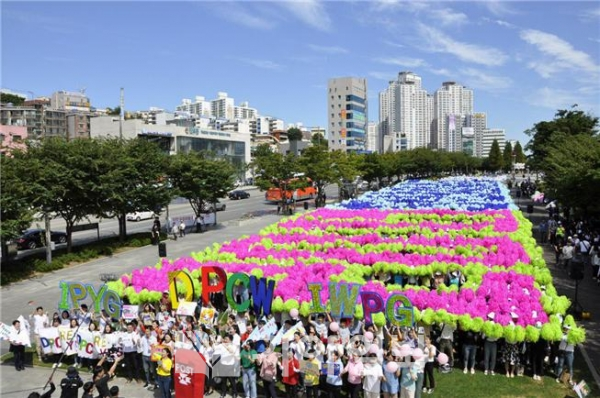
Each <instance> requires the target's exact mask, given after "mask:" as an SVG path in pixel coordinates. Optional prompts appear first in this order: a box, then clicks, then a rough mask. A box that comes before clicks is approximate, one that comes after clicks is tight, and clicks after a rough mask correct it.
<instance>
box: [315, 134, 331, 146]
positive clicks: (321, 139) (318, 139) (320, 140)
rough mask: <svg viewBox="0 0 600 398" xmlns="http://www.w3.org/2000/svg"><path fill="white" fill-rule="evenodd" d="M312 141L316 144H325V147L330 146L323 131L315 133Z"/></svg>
mask: <svg viewBox="0 0 600 398" xmlns="http://www.w3.org/2000/svg"><path fill="white" fill-rule="evenodd" d="M310 141H311V142H312V144H313V145H314V146H324V147H325V148H327V147H328V146H329V144H328V142H327V139H326V138H325V137H324V136H323V134H321V133H316V134H315V135H313V136H312V138H311V139H310Z"/></svg>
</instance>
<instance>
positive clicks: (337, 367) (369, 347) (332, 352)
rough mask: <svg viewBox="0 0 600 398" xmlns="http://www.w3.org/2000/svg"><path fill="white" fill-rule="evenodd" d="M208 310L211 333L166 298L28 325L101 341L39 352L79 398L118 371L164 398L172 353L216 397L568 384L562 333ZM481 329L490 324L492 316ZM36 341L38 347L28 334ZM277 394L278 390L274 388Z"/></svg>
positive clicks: (390, 395) (569, 355)
mask: <svg viewBox="0 0 600 398" xmlns="http://www.w3.org/2000/svg"><path fill="white" fill-rule="evenodd" d="M210 307H211V308H213V309H215V313H216V316H214V318H213V319H212V321H211V323H210V324H207V323H206V322H205V321H204V320H202V319H201V317H200V314H199V313H198V311H196V313H195V315H194V316H189V315H188V316H181V315H177V313H176V311H174V310H172V308H171V300H170V299H169V295H168V293H167V292H165V293H164V295H163V298H162V300H161V301H160V302H157V303H146V304H144V305H142V306H140V310H139V313H138V316H137V318H136V319H130V320H125V319H118V320H117V319H111V318H109V317H107V316H106V314H105V313H100V314H93V313H92V312H90V311H88V309H87V307H86V306H85V305H82V307H81V308H80V309H79V310H78V311H75V312H68V311H64V312H63V313H62V314H61V315H59V314H58V313H56V314H55V315H54V316H53V318H52V319H50V318H49V317H48V315H47V314H46V313H44V311H43V308H41V307H40V308H38V309H37V310H36V311H35V313H34V314H32V316H31V322H32V326H33V328H32V329H33V332H34V334H35V333H37V332H39V329H40V328H42V327H46V326H48V325H59V324H63V325H65V326H66V325H69V327H71V328H74V329H78V330H81V329H82V328H85V329H88V330H90V331H93V332H94V333H98V334H99V335H100V336H101V338H102V339H103V340H105V341H107V342H108V346H107V347H106V349H104V350H103V351H102V352H98V353H97V355H95V356H94V357H93V358H91V359H90V358H83V357H81V356H80V355H79V354H74V355H70V356H65V355H64V354H61V355H50V356H45V355H44V353H43V351H41V350H40V351H38V353H39V355H40V358H42V359H45V360H47V361H54V362H55V366H57V367H59V366H63V365H69V366H70V367H69V370H68V372H67V379H68V378H69V377H71V378H72V379H73V380H70V381H69V380H67V381H66V382H65V381H63V382H61V388H62V389H63V390H65V389H66V388H70V389H73V390H75V391H78V390H79V389H81V390H82V392H84V395H83V396H84V397H91V396H96V397H101V398H106V397H113V396H114V395H111V389H110V388H109V383H111V379H112V377H113V376H114V375H115V373H117V372H118V373H119V376H122V377H124V378H125V380H126V381H125V382H126V383H133V382H137V383H139V384H140V386H141V385H142V384H143V387H144V388H146V389H149V390H154V389H157V390H159V392H160V396H161V397H163V398H167V397H171V394H172V392H173V390H174V378H173V377H174V357H175V355H176V353H177V350H179V349H193V350H196V351H197V352H199V353H200V354H202V356H203V358H204V359H205V361H206V363H207V365H208V366H207V374H206V376H205V381H204V386H205V393H206V394H210V393H212V392H213V391H214V392H217V393H219V394H220V396H221V397H224V396H225V394H226V393H229V394H231V395H233V396H234V397H236V396H244V397H246V398H256V397H257V393H258V390H259V389H261V388H262V391H263V394H264V395H265V396H266V397H267V398H275V397H279V396H285V397H288V398H292V397H293V398H296V397H297V396H298V394H304V395H305V396H306V397H309V398H313V397H321V398H323V397H329V398H338V397H339V394H340V392H342V391H345V392H346V393H347V396H348V397H352V398H357V397H358V396H359V393H361V392H362V394H363V396H364V397H365V398H367V397H373V398H374V397H379V396H380V394H381V393H383V394H384V396H385V397H386V398H395V397H398V396H400V397H403V398H404V397H411V398H413V397H420V396H422V395H424V394H432V393H433V392H434V390H435V389H436V382H437V380H436V373H437V372H443V373H447V372H450V371H452V370H453V369H456V368H458V369H461V368H462V371H463V372H464V373H465V374H475V373H476V372H478V371H483V373H484V375H486V376H494V375H496V374H497V373H504V374H505V375H506V377H507V378H513V377H515V376H523V375H525V374H528V375H531V376H533V379H534V380H541V378H542V377H543V376H544V375H545V374H547V373H548V372H549V373H552V374H553V375H554V376H555V377H556V378H557V379H558V377H559V375H560V374H561V373H562V371H563V368H566V369H568V374H569V375H570V377H571V380H570V381H571V382H572V375H573V357H574V347H573V346H572V345H570V344H568V343H567V340H566V336H567V333H568V330H569V329H568V326H565V328H564V329H563V332H564V337H563V339H562V340H561V341H560V342H557V343H554V344H550V343H549V342H546V341H544V340H543V339H540V340H539V341H538V342H536V343H524V342H521V343H517V342H510V341H505V340H504V339H495V338H491V337H487V336H485V335H484V334H480V333H475V332H472V331H466V330H461V329H460V327H458V328H457V326H456V325H453V324H442V325H434V326H433V327H417V326H415V327H395V326H392V325H390V324H388V325H384V326H383V327H377V326H376V325H374V324H371V323H364V322H362V321H359V320H352V319H339V320H337V321H336V320H335V319H333V318H332V317H331V316H330V314H328V313H320V314H317V315H314V314H313V315H311V316H310V317H308V318H304V317H300V316H299V315H298V313H297V311H295V310H292V311H290V313H289V314H281V313H279V314H275V315H269V316H268V317H265V316H258V317H257V316H254V314H253V313H252V310H251V309H250V310H249V311H245V312H235V311H233V310H231V309H230V308H229V307H228V306H227V304H226V302H225V303H224V302H223V300H222V297H220V296H219V294H218V293H213V294H211V303H210ZM514 315H515V316H516V314H514ZM488 320H490V321H493V320H494V314H493V313H490V314H489V315H488ZM516 320H517V319H516V318H515V319H513V321H516ZM538 326H539V327H541V325H538ZM18 329H19V328H18V325H16V328H15V330H18ZM74 334H75V335H76V334H77V333H76V331H75V332H74ZM278 336H279V337H278ZM36 339H37V341H38V342H39V338H38V337H37V335H36ZM15 341H16V340H15ZM38 347H39V345H38ZM11 348H12V347H11ZM13 352H14V351H13ZM440 354H441V355H440ZM441 356H445V357H446V358H447V363H446V361H443V360H442V359H440V357H441ZM15 358H16V356H15ZM399 364H400V366H399ZM15 367H16V369H17V370H19V369H20V368H21V367H22V365H21V364H19V363H18V362H17V361H15ZM79 369H81V370H84V369H87V370H88V371H89V372H90V373H88V375H89V374H91V375H90V377H89V380H87V383H84V382H83V380H81V383H80V382H79V377H80V376H79V373H78V372H79ZM436 369H438V370H437V371H436ZM279 382H281V384H278V383H279ZM281 385H283V388H282V389H281V390H284V391H281V390H280V389H278V386H281ZM113 387H115V386H113ZM113 392H114V390H113ZM85 394H87V395H85ZM66 396H73V397H77V396H78V395H77V392H75V393H73V394H72V395H66Z"/></svg>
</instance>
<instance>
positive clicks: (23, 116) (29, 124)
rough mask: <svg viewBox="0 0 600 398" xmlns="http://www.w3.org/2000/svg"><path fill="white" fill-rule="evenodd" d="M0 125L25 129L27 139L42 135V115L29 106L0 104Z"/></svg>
mask: <svg viewBox="0 0 600 398" xmlns="http://www.w3.org/2000/svg"><path fill="white" fill-rule="evenodd" d="M0 124H1V125H4V126H21V127H26V128H27V135H28V137H29V138H40V137H42V136H43V133H44V126H43V113H42V111H38V110H36V108H35V107H33V106H31V105H23V106H12V105H11V104H2V106H1V107H0Z"/></svg>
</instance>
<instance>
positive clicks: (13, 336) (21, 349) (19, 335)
mask: <svg viewBox="0 0 600 398" xmlns="http://www.w3.org/2000/svg"><path fill="white" fill-rule="evenodd" d="M12 325H13V328H12V330H11V331H10V337H9V340H10V352H12V353H13V356H14V358H15V369H16V370H18V371H20V370H25V344H24V342H25V340H24V336H25V335H26V334H27V331H26V330H21V322H19V321H16V320H15V321H13V323H12Z"/></svg>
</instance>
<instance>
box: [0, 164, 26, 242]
mask: <svg viewBox="0 0 600 398" xmlns="http://www.w3.org/2000/svg"><path fill="white" fill-rule="evenodd" d="M19 158H20V157H19ZM19 158H13V157H9V156H2V157H0V170H2V178H0V192H2V194H1V195H0V222H1V225H2V228H0V234H1V236H0V240H1V241H2V242H5V241H7V240H9V239H12V238H15V237H17V236H19V235H20V234H21V232H23V230H25V229H27V228H28V227H29V225H31V222H32V220H33V210H32V209H31V206H30V203H29V202H28V199H27V198H28V196H30V195H31V192H30V189H31V186H30V185H29V184H27V183H26V182H25V181H24V180H23V178H22V177H21V168H20V164H19Z"/></svg>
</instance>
